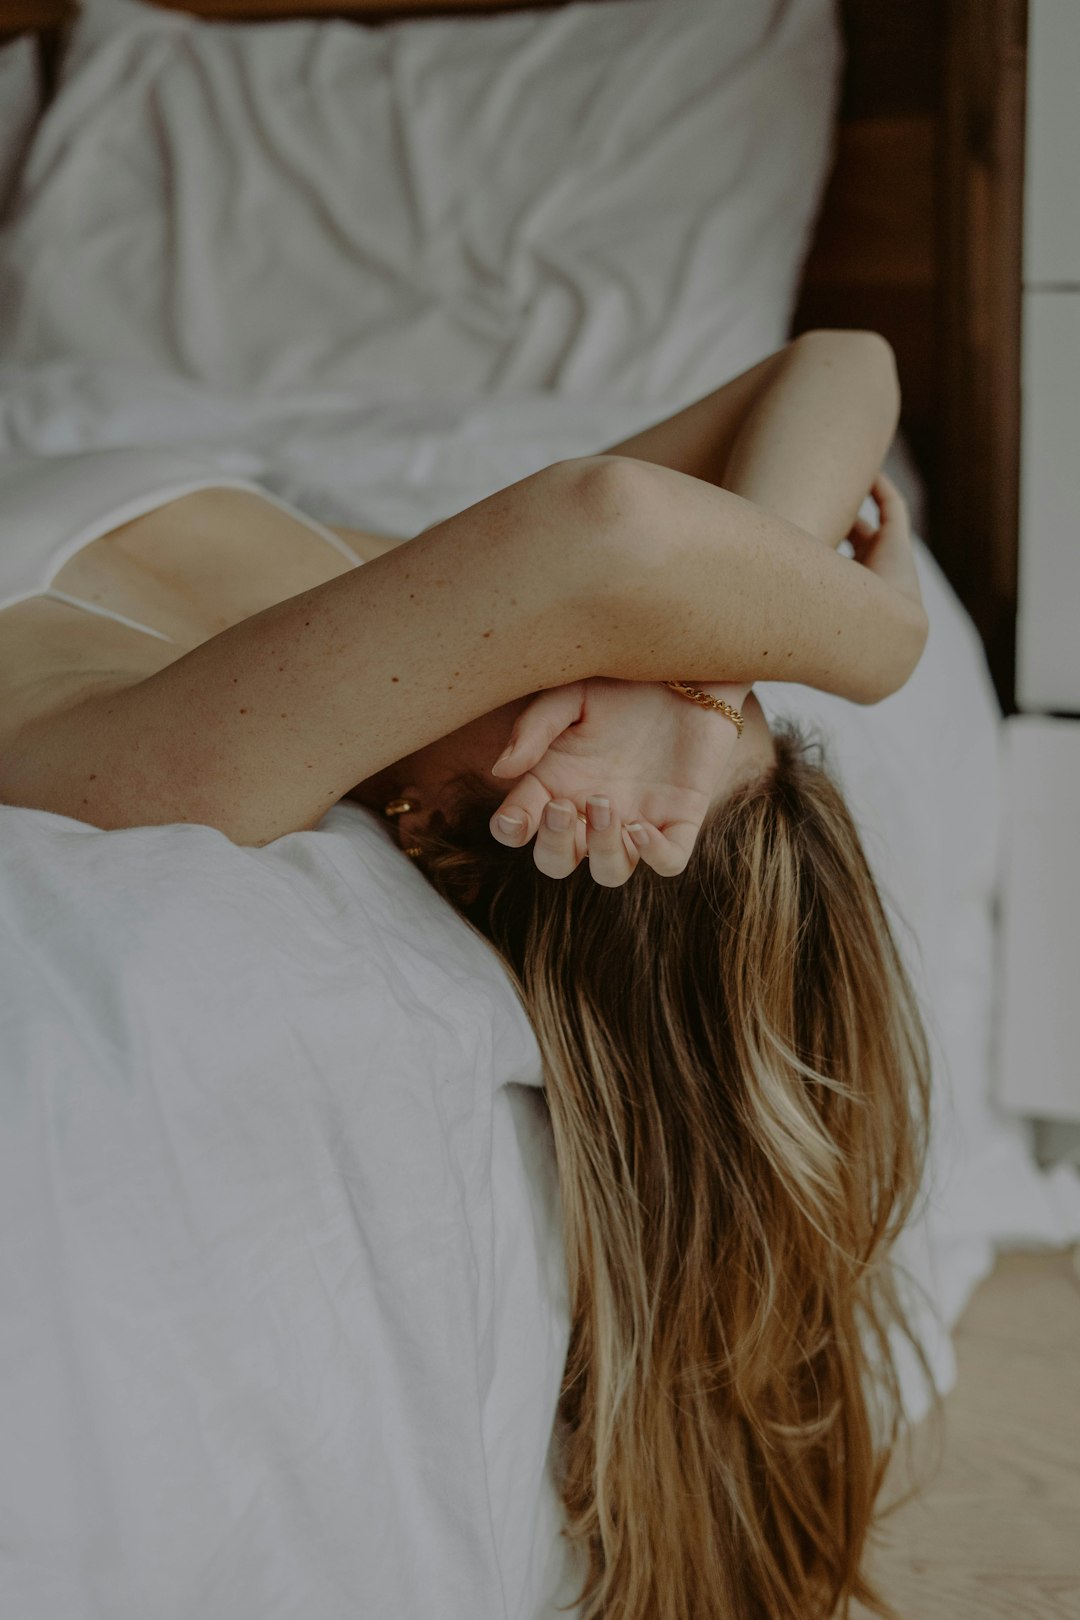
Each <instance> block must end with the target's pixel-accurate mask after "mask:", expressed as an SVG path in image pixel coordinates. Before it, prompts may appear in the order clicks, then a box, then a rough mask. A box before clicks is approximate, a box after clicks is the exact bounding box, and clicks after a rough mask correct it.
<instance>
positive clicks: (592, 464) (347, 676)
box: [0, 458, 626, 845]
mask: <svg viewBox="0 0 1080 1620" xmlns="http://www.w3.org/2000/svg"><path fill="white" fill-rule="evenodd" d="M625 487H626V485H625V480H624V479H615V480H613V479H612V478H611V476H610V474H609V473H608V472H607V471H605V463H604V459H603V458H586V459H585V460H583V461H582V462H580V463H578V462H567V463H559V464H556V465H555V466H554V467H551V468H548V469H545V471H544V472H543V473H541V474H536V475H534V476H532V477H530V478H526V479H523V480H521V481H519V482H518V483H517V484H514V485H511V486H509V487H508V488H507V489H504V490H500V491H498V492H497V493H496V494H494V495H492V496H490V497H488V498H487V499H486V500H483V501H480V502H477V503H476V505H474V506H472V507H470V508H468V509H467V510H466V511H464V512H461V513H458V514H456V515H455V516H454V517H452V518H450V519H448V520H447V521H446V522H445V523H441V524H438V525H436V527H435V528H433V529H430V530H427V531H425V533H423V534H421V535H418V536H417V537H416V538H415V539H414V540H411V541H407V542H405V543H404V544H402V545H400V546H397V547H395V548H394V549H393V550H389V551H387V552H386V553H385V554H384V555H382V556H379V557H377V558H375V559H374V560H373V561H371V562H368V563H365V564H364V565H363V567H361V568H355V569H351V570H349V571H348V572H346V573H344V574H341V575H339V576H337V577H336V578H334V579H331V580H329V581H327V582H326V583H324V584H322V585H319V586H317V587H315V588H314V589H313V590H310V591H306V592H303V593H301V594H300V595H298V596H294V597H290V598H288V599H287V600H286V601H283V602H279V603H277V604H275V605H274V606H272V607H269V608H267V609H265V610H264V611H262V612H260V613H257V614H254V615H253V616H252V617H250V618H247V619H244V620H243V621H241V622H240V623H238V624H234V625H231V626H230V627H229V628H228V629H227V630H224V631H222V632H221V633H220V634H218V635H216V636H214V637H212V638H211V639H210V640H208V641H206V642H204V643H202V645H200V646H198V647H196V648H194V649H193V650H192V651H190V652H188V653H186V654H184V655H183V656H182V657H180V658H178V659H175V660H174V661H173V662H171V663H169V664H168V667H166V668H163V669H160V670H158V671H157V672H155V673H153V674H151V675H149V676H148V677H147V678H146V679H143V680H139V681H137V682H136V683H135V684H134V685H130V686H128V687H127V688H126V689H125V690H122V691H116V690H110V691H102V692H97V693H91V694H90V695H89V696H87V697H86V698H84V699H82V700H81V701H79V702H77V703H74V704H72V705H70V706H68V707H66V708H64V710H63V711H62V712H60V713H50V714H48V715H43V716H41V717H39V718H36V719H32V720H30V721H29V722H28V723H27V724H25V725H24V726H23V727H22V728H21V730H20V731H19V732H18V735H17V736H15V737H14V738H13V739H11V740H10V741H9V745H8V747H7V748H6V749H5V750H4V753H3V757H2V759H0V801H3V802H6V803H9V804H23V805H29V806H35V807H38V808H42V809H48V810H53V811H55V812H56V813H58V814H63V815H70V816H73V817H75V818H76V819H79V820H83V821H88V822H91V823H93V824H96V825H98V826H102V827H122V826H133V825H146V824H161V823H167V822H175V821H194V822H199V823H203V824H208V825H211V826H216V827H219V828H220V829H221V830H222V831H224V832H225V833H227V834H228V836H229V837H231V838H233V839H234V840H235V841H236V842H239V843H246V844H256V845H258V844H265V843H269V842H270V841H271V840H272V839H274V838H277V837H280V836H281V835H282V834H283V833H286V832H290V831H295V830H298V829H300V828H302V827H308V826H311V825H313V824H314V823H315V822H317V821H318V819H319V818H320V817H321V816H322V815H323V814H324V813H325V812H326V810H327V809H328V808H329V807H330V805H332V804H333V803H335V802H336V801H337V800H338V799H340V798H341V797H342V796H343V795H344V794H345V793H347V792H348V791H349V789H350V788H351V787H353V786H354V785H355V783H356V782H357V781H360V780H363V779H364V778H365V777H367V776H370V775H373V774H374V773H375V772H376V771H378V770H380V769H382V768H383V767H385V766H387V765H389V764H392V763H393V762H394V761H395V760H397V759H400V758H402V757H403V756H404V755H406V754H409V753H411V752H413V751H414V750H415V749H417V748H420V747H422V746H424V744H426V743H428V742H431V741H434V740H435V739H436V738H438V737H441V736H445V735H447V734H448V733H449V732H451V731H454V730H456V729H457V728H458V727H459V726H462V725H464V724H465V723H466V722H467V721H469V720H471V719H474V718H475V717H476V716H478V715H480V714H484V713H486V712H488V711H489V710H491V709H494V708H497V707H499V706H500V705H501V704H503V703H505V702H508V701H509V700H511V699H512V698H514V697H519V696H522V695H523V694H525V693H527V692H531V691H535V690H537V689H539V688H541V687H545V686H555V685H559V684H561V683H562V682H564V681H567V680H573V679H577V678H578V677H579V676H581V675H583V674H585V673H587V671H588V668H589V665H590V662H591V661H592V660H591V654H590V647H589V639H590V637H589V630H590V627H591V625H592V624H594V623H599V624H600V625H603V623H604V616H603V612H602V603H603V587H604V582H605V579H606V577H607V573H608V568H609V564H608V562H607V557H608V555H609V553H608V552H607V551H605V549H604V546H603V544H602V542H603V538H604V536H605V534H607V533H610V532H611V531H612V530H613V528H614V527H616V526H617V520H618V516H619V513H618V507H619V504H620V502H621V501H623V497H624V491H625ZM594 541H595V543H594Z"/></svg>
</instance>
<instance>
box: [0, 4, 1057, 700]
mask: <svg viewBox="0 0 1080 1620" xmlns="http://www.w3.org/2000/svg"><path fill="white" fill-rule="evenodd" d="M159 3H168V4H175V5H176V7H177V9H181V10H185V11H191V12H194V13H196V14H198V15H199V16H203V17H209V18H218V19H226V18H232V19H247V20H252V21H254V20H257V19H260V18H264V19H265V18H270V17H275V18H282V17H295V16H314V15H319V16H337V17H341V16H351V17H354V18H357V19H362V20H363V21H365V22H369V23H370V22H378V21H390V20H393V19H396V18H400V17H404V16H413V17H415V16H419V15H430V16H436V15H439V16H444V15H452V14H464V13H473V14H475V13H477V12H480V11H498V10H509V9H514V8H516V7H517V6H521V5H528V4H531V5H534V6H535V5H537V4H538V3H540V4H542V3H544V0H353V3H349V0H337V3H335V0H159ZM554 3H558V0H554ZM609 3H611V4H618V0H609ZM657 3H658V4H661V3H662V0H657ZM837 3H838V6H839V15H840V19H841V25H842V28H843V33H844V38H845V45H846V66H845V72H844V80H843V91H842V98H841V107H840V128H839V131H838V141H837V160H836V164H835V166H834V169H833V172H832V176H831V179H830V182H829V185H828V188H827V191H826V195H825V199H824V202H823V206H822V211H821V215H820V218H819V221H818V225H817V230H816V233H815V238H814V243H813V248H812V251H811V253H810V256H809V259H808V261H807V265H806V269H805V273H804V276H803V282H802V288H801V294H800V298H799V302H798V306H797V309H796V312H795V317H794V321H793V324H792V332H791V335H792V336H794V335H795V333H797V332H800V331H804V330H806V329H807V328H808V327H813V326H857V327H869V328H872V329H873V330H876V331H879V332H882V333H883V334H884V335H885V336H886V337H887V338H888V339H889V341H890V343H891V344H892V346H893V348H894V350H895V351H896V356H897V362H898V366H899V371H900V381H901V385H902V389H903V397H904V408H903V418H902V425H903V428H904V432H905V434H906V436H907V439H908V442H909V444H910V445H911V448H912V450H913V452H914V454H915V457H916V460H917V462H918V465H919V470H920V472H921V473H922V476H923V479H924V481H925V484H926V490H927V515H926V523H925V530H924V538H925V539H926V540H927V542H928V544H929V545H930V546H931V548H932V549H933V551H934V553H935V555H936V556H937V557H938V559H939V561H940V562H941V564H942V566H943V567H944V569H945V571H946V573H947V574H948V576H949V578H950V579H951V580H952V582H953V585H954V586H955V587H956V590H957V592H958V593H959V595H960V598H961V600H962V601H963V602H964V604H965V606H966V607H967V609H968V611H969V612H970V613H971V615H972V617H973V618H974V620H975V623H976V624H977V625H978V628H979V631H980V633H981V635H982V637H983V640H984V643H985V645H986V647H987V651H988V654H989V657H990V664H991V669H992V671H993V674H994V679H995V682H996V684H997V688H998V693H999V696H1000V698H1001V700H1002V703H1003V706H1004V707H1005V709H1006V711H1007V712H1009V711H1011V709H1012V707H1013V646H1014V637H1015V618H1016V576H1017V562H1016V558H1017V525H1018V512H1019V460H1020V454H1019V442H1020V283H1021V224H1022V184H1023V155H1024V153H1023V141H1024V85H1025V70H1026V40H1027V0H837ZM70 14H71V12H70V6H69V5H68V4H67V3H66V0H0V37H2V36H3V35H5V34H6V35H11V34H14V33H20V32H25V31H27V30H32V31H34V32H35V33H36V34H37V35H38V37H39V39H40V62H41V71H42V81H43V85H44V87H45V90H46V93H48V90H49V88H50V86H51V83H52V79H53V77H54V74H55V65H56V61H57V56H58V51H59V49H60V46H61V43H62V40H63V33H64V28H65V26H66V21H67V18H68V17H69V16H70Z"/></svg>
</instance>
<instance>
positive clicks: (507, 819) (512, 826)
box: [495, 812, 525, 838]
mask: <svg viewBox="0 0 1080 1620" xmlns="http://www.w3.org/2000/svg"><path fill="white" fill-rule="evenodd" d="M495 819H496V821H497V822H498V823H499V826H500V827H501V828H502V830H503V832H504V833H505V834H506V835H507V837H508V838H516V837H517V835H518V833H519V832H520V831H521V829H522V827H524V825H525V823H524V822H523V821H522V819H521V817H520V816H504V815H503V814H502V813H501V812H500V813H499V815H497V816H496V817H495Z"/></svg>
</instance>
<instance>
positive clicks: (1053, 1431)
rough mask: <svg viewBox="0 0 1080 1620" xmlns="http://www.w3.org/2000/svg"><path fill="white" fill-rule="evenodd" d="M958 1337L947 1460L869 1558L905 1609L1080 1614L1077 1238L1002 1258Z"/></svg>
mask: <svg viewBox="0 0 1080 1620" xmlns="http://www.w3.org/2000/svg"><path fill="white" fill-rule="evenodd" d="M955 1344H956V1353H957V1361H958V1364H959V1376H958V1379H957V1384H956V1387H955V1389H954V1390H953V1391H952V1393H951V1394H950V1395H949V1396H948V1397H947V1399H946V1402H945V1427H944V1435H945V1439H944V1449H943V1455H942V1461H941V1463H940V1466H939V1468H938V1470H937V1473H936V1475H935V1476H933V1477H932V1478H931V1481H930V1483H929V1484H928V1486H927V1488H926V1489H925V1491H924V1492H923V1494H922V1495H921V1496H920V1497H918V1498H917V1499H916V1500H915V1501H913V1502H910V1503H908V1504H907V1506H905V1507H903V1508H900V1509H899V1510H898V1511H897V1512H896V1513H895V1514H894V1515H893V1516H892V1517H891V1518H889V1519H886V1520H885V1521H884V1523H883V1525H882V1528H881V1532H880V1537H881V1539H880V1542H879V1544H878V1550H877V1551H876V1552H875V1553H874V1554H873V1555H871V1557H870V1558H869V1559H868V1561H867V1567H868V1569H869V1570H870V1571H871V1573H872V1574H873V1575H874V1576H875V1577H876V1578H877V1581H878V1583H879V1585H880V1587H881V1590H882V1591H883V1593H884V1595H885V1596H886V1597H887V1598H888V1599H889V1601H890V1602H891V1603H893V1604H894V1605H895V1606H896V1609H897V1610H898V1612H899V1614H900V1615H901V1616H902V1617H903V1620H1080V1248H1075V1249H1072V1250H1060V1249H1059V1250H1057V1251H1054V1252H1047V1251H1043V1252H1042V1253H1040V1254H1038V1255H1035V1254H1011V1255H1003V1256H1001V1257H1000V1258H999V1260H998V1263H997V1267H996V1269H995V1271H994V1273H993V1275H992V1276H990V1277H989V1278H987V1280H986V1281H985V1282H984V1283H983V1284H982V1285H981V1286H980V1288H979V1289H978V1290H977V1291H976V1293H975V1296H974V1298H973V1299H972V1301H971V1304H970V1305H969V1307H968V1309H967V1311H966V1313H965V1314H964V1316H963V1317H962V1319H961V1321H960V1323H959V1325H958V1327H957V1329H956V1333H955ZM916 1456H918V1450H917V1451H916ZM924 1459H925V1447H924ZM905 1477H907V1476H906V1475H903V1474H902V1470H898V1471H897V1474H896V1479H897V1481H899V1483H900V1484H901V1485H902V1483H903V1478H905ZM897 1494H899V1493H898V1492H897V1491H896V1490H895V1489H893V1488H891V1486H890V1485H887V1486H886V1499H891V1497H894V1496H896V1495H897ZM866 1612H867V1611H865V1610H863V1609H859V1610H858V1611H855V1610H853V1611H852V1614H853V1620H855V1615H856V1613H857V1615H858V1620H864V1617H865V1615H866Z"/></svg>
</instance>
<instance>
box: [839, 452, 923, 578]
mask: <svg viewBox="0 0 1080 1620" xmlns="http://www.w3.org/2000/svg"><path fill="white" fill-rule="evenodd" d="M870 494H871V495H872V496H873V497H874V500H875V501H876V502H877V507H878V511H879V512H880V514H881V522H880V525H879V527H878V528H876V529H873V528H871V527H870V525H869V523H867V522H866V520H865V518H856V520H855V526H854V528H853V529H852V530H851V533H850V534H849V535H848V539H849V540H850V541H851V544H852V546H853V548H854V551H855V560H856V562H859V563H861V564H862V566H863V567H864V568H868V569H869V570H870V572H871V573H872V574H876V575H877V576H878V578H879V579H881V580H883V581H884V582H885V584H887V585H891V586H893V588H894V589H895V590H898V591H899V592H900V594H901V595H902V596H908V597H910V598H911V599H912V601H914V602H917V603H918V604H919V606H920V607H921V606H922V605H923V599H922V588H921V586H920V585H919V576H918V573H917V572H916V568H915V553H914V551H913V549H912V545H911V519H910V517H909V516H908V509H907V502H906V501H905V500H904V497H903V496H902V495H901V493H900V491H899V490H898V489H897V487H896V485H895V484H894V483H893V481H892V479H891V478H888V477H886V475H885V474H884V473H883V472H879V473H878V475H877V477H876V478H875V479H874V482H873V484H872V485H871V486H870Z"/></svg>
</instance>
